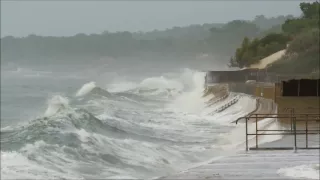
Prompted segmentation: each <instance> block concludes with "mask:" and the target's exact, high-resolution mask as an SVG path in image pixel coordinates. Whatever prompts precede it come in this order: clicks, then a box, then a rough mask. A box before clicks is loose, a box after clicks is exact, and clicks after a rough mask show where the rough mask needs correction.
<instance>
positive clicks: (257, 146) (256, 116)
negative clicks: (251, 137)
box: [256, 114, 258, 149]
mask: <svg viewBox="0 0 320 180" xmlns="http://www.w3.org/2000/svg"><path fill="white" fill-rule="evenodd" d="M256 149H258V115H257V114H256Z"/></svg>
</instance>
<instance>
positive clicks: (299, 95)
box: [298, 79, 301, 96]
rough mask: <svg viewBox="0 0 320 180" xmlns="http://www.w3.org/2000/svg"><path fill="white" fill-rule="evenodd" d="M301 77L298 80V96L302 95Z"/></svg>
mask: <svg viewBox="0 0 320 180" xmlns="http://www.w3.org/2000/svg"><path fill="white" fill-rule="evenodd" d="M300 81H301V80H300V79H299V80H298V96H300Z"/></svg>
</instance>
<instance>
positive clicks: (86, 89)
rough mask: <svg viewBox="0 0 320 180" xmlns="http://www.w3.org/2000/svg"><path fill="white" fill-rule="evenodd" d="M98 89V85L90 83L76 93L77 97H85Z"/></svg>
mask: <svg viewBox="0 0 320 180" xmlns="http://www.w3.org/2000/svg"><path fill="white" fill-rule="evenodd" d="M95 87H96V83H95V82H93V81H91V82H89V83H86V84H84V85H83V86H82V87H81V88H80V89H79V90H78V91H77V93H76V96H77V97H81V96H85V95H86V94H88V93H89V92H91V91H92V89H94V88H95Z"/></svg>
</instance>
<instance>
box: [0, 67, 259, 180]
mask: <svg viewBox="0 0 320 180" xmlns="http://www.w3.org/2000/svg"><path fill="white" fill-rule="evenodd" d="M204 75H205V74H204V73H202V72H197V71H193V70H190V69H184V70H182V71H180V72H178V73H168V74H163V75H162V76H159V77H148V78H145V79H142V80H141V81H137V82H130V83H128V85H125V84H126V83H124V82H117V83H112V84H108V85H101V84H98V83H96V82H94V81H92V82H88V83H85V84H83V86H82V87H79V90H78V91H76V92H75V94H74V96H70V97H65V96H62V95H56V96H53V97H52V98H51V99H50V100H49V101H48V105H47V109H46V111H45V112H44V114H43V115H42V116H41V117H39V118H36V119H34V120H31V121H28V122H27V123H24V124H19V125H18V126H15V127H12V128H4V129H1V145H2V148H1V158H2V169H1V175H2V177H3V178H5V179H6V178H21V177H23V178H39V179H43V178H49V177H50V178H52V177H56V178H65V179H70V178H74V179H78V178H87V179H88V178H123V177H130V178H148V177H153V176H159V175H164V174H167V173H171V172H174V171H178V170H182V169H184V168H186V167H187V166H189V165H190V164H193V163H197V162H201V161H204V160H207V159H208V157H210V158H211V157H212V156H213V155H215V154H219V155H221V154H223V153H225V149H223V147H222V145H225V143H226V142H227V141H228V139H223V138H222V137H223V136H221V134H222V133H223V134H225V133H227V132H230V130H231V129H233V128H234V127H233V126H231V125H228V124H227V123H225V121H227V122H230V121H231V119H233V120H234V119H236V117H237V116H238V115H239V114H240V112H242V113H243V112H246V111H250V110H251V109H246V108H245V107H244V106H241V105H239V108H235V109H234V110H232V109H229V110H228V111H225V112H223V113H224V114H223V113H216V114H213V115H211V114H210V112H212V111H214V110H215V109H216V108H218V106H222V105H223V103H222V104H220V105H219V104H217V105H212V106H208V105H207V101H209V100H210V99H212V96H207V97H203V91H204ZM116 84H118V85H119V87H117V85H116ZM243 97H245V96H243ZM243 102H245V103H247V104H248V106H249V105H250V103H251V104H252V105H250V106H249V107H253V104H254V102H255V101H253V100H252V101H251V100H250V98H249V97H245V98H244V99H240V100H239V103H243ZM14 162H19V164H18V163H14Z"/></svg>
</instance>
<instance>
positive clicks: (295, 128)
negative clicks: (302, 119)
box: [293, 117, 297, 152]
mask: <svg viewBox="0 0 320 180" xmlns="http://www.w3.org/2000/svg"><path fill="white" fill-rule="evenodd" d="M293 120H294V121H293V130H294V152H297V124H296V123H297V121H296V118H295V117H294V118H293Z"/></svg>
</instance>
